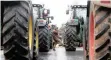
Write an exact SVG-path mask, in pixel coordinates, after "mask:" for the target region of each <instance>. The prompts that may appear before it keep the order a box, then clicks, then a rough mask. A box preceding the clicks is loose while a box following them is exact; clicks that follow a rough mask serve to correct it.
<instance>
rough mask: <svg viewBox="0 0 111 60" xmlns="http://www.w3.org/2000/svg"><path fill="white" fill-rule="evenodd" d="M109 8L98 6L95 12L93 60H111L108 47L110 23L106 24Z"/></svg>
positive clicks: (109, 14)
mask: <svg viewBox="0 0 111 60" xmlns="http://www.w3.org/2000/svg"><path fill="white" fill-rule="evenodd" d="M110 10H111V8H107V7H103V6H100V7H99V8H97V10H96V15H95V30H94V31H95V45H94V46H95V56H96V57H95V59H96V60H111V58H110V57H111V54H110V51H109V46H110V44H111V41H110V39H111V38H110V36H109V35H108V34H109V32H110V30H111V23H109V22H108V20H109V18H111V11H110Z"/></svg>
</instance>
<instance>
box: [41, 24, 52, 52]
mask: <svg viewBox="0 0 111 60" xmlns="http://www.w3.org/2000/svg"><path fill="white" fill-rule="evenodd" d="M49 49H50V40H49V29H48V26H47V25H46V26H44V27H39V51H40V52H48V51H49Z"/></svg>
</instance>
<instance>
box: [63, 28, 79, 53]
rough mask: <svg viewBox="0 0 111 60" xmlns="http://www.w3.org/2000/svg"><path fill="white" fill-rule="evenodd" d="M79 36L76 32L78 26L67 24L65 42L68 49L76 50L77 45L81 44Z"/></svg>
mask: <svg viewBox="0 0 111 60" xmlns="http://www.w3.org/2000/svg"><path fill="white" fill-rule="evenodd" d="M79 40H80V39H79V38H78V36H77V34H76V28H75V27H73V26H67V27H66V31H65V42H64V43H65V44H66V50H67V51H76V47H77V46H78V45H79Z"/></svg>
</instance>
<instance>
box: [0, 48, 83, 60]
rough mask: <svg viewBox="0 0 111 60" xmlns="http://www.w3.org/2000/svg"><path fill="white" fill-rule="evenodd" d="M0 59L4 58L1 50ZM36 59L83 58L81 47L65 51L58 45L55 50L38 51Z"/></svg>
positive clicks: (72, 59)
mask: <svg viewBox="0 0 111 60" xmlns="http://www.w3.org/2000/svg"><path fill="white" fill-rule="evenodd" d="M0 60H5V58H4V55H3V51H0ZM37 60H84V59H83V48H77V50H76V51H75V52H74V51H67V52H66V51H65V48H64V47H58V48H56V50H55V51H53V50H50V51H49V52H40V53H39V57H38V59H37Z"/></svg>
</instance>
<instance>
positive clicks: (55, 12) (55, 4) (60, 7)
mask: <svg viewBox="0 0 111 60" xmlns="http://www.w3.org/2000/svg"><path fill="white" fill-rule="evenodd" d="M32 3H33V4H44V5H45V8H48V9H50V15H52V16H54V20H53V21H52V24H57V26H58V27H60V26H61V25H62V24H63V23H66V22H67V20H68V19H69V18H70V15H66V10H67V9H68V5H76V4H78V5H80V4H82V5H86V4H87V0H32Z"/></svg>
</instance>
